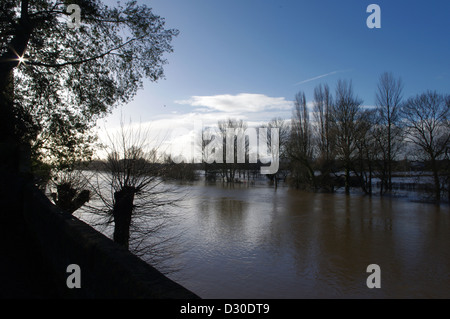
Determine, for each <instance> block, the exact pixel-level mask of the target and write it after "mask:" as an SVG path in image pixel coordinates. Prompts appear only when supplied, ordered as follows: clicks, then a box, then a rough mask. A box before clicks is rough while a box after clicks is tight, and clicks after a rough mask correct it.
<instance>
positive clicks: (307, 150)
mask: <svg viewBox="0 0 450 319" xmlns="http://www.w3.org/2000/svg"><path fill="white" fill-rule="evenodd" d="M312 137H313V136H312V128H311V123H310V119H309V111H308V107H307V104H306V97H305V93H303V92H298V93H297V94H296V95H295V100H294V111H293V117H292V121H291V138H290V143H289V148H288V154H289V157H290V159H291V165H292V168H291V173H292V175H293V176H292V178H293V179H294V183H295V185H296V187H297V188H298V187H300V186H301V184H304V185H306V186H309V187H312V188H313V189H315V188H316V181H315V175H314V167H313V153H314V147H313V138H312Z"/></svg>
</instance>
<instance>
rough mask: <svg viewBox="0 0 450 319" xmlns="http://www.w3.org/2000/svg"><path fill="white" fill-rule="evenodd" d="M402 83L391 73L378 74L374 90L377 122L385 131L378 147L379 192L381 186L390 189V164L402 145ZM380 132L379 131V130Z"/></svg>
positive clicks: (391, 164)
mask: <svg viewBox="0 0 450 319" xmlns="http://www.w3.org/2000/svg"><path fill="white" fill-rule="evenodd" d="M402 91H403V84H402V81H401V79H395V78H394V76H393V75H392V74H391V73H387V72H385V73H383V74H382V75H381V76H380V79H379V83H378V86H377V92H376V104H377V113H378V116H379V123H378V125H380V126H381V127H382V128H383V131H384V132H385V136H384V138H383V139H380V140H379V141H380V142H381V143H380V145H379V147H380V149H381V151H382V154H383V155H384V156H383V159H382V161H383V166H382V174H381V185H382V186H381V192H383V186H385V188H386V189H387V190H389V191H390V190H392V166H393V163H394V160H395V157H396V155H397V153H398V151H399V149H400V147H401V145H402V136H401V134H402V130H401V128H400V125H399V124H400V108H401V101H402ZM380 133H381V132H380Z"/></svg>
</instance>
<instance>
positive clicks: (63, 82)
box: [0, 0, 178, 165]
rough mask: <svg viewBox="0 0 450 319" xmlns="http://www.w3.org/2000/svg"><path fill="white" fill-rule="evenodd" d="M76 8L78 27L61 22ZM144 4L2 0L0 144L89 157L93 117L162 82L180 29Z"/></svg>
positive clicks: (67, 157) (53, 155)
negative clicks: (146, 82)
mask: <svg viewBox="0 0 450 319" xmlns="http://www.w3.org/2000/svg"><path fill="white" fill-rule="evenodd" d="M68 4H77V5H79V7H80V9H81V21H80V22H81V23H80V25H79V28H75V29H71V28H69V27H68V25H67V23H66V20H67V18H68V17H69V15H71V14H72V12H67V5H68ZM164 23H165V22H164V19H163V18H161V17H159V16H157V15H155V14H154V13H153V12H152V10H151V9H150V8H148V7H147V6H146V5H138V4H137V2H136V1H128V2H127V3H126V4H125V5H117V6H115V7H110V6H107V5H105V4H103V3H102V2H101V1H100V0H73V1H70V2H67V1H61V0H56V1H54V0H39V1H38V0H22V1H17V0H2V1H1V3H0V35H1V36H0V42H1V46H0V121H1V125H0V142H2V143H15V144H18V143H27V144H28V143H30V144H31V145H32V149H33V154H34V156H35V157H39V156H40V157H45V158H46V159H47V160H53V161H54V162H56V163H57V164H63V165H69V164H70V163H72V162H73V161H77V160H79V159H80V157H81V158H82V157H84V156H86V155H88V156H89V155H91V150H92V148H90V147H89V145H90V144H91V143H92V142H93V137H94V136H93V134H88V133H89V132H90V129H91V128H92V127H93V126H94V125H95V123H96V119H98V118H99V117H102V116H104V115H106V114H108V113H109V112H110V111H111V109H112V108H113V107H115V106H117V105H119V104H123V103H126V102H128V101H130V99H131V98H132V97H133V96H134V95H135V93H136V91H137V90H138V89H139V88H141V87H142V80H143V78H148V79H150V80H151V81H156V80H158V79H160V78H162V77H163V76H164V73H163V65H164V64H165V63H166V60H165V59H164V58H163V55H164V53H165V52H171V51H172V46H171V44H170V42H171V40H172V37H173V36H176V35H177V34H178V31H177V30H173V29H166V28H165V26H164Z"/></svg>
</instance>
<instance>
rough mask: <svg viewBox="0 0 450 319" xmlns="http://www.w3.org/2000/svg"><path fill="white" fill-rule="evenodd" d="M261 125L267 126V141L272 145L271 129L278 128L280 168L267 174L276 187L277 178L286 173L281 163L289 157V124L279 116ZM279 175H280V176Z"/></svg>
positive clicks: (284, 175) (284, 176) (282, 176)
mask: <svg viewBox="0 0 450 319" xmlns="http://www.w3.org/2000/svg"><path fill="white" fill-rule="evenodd" d="M262 127H265V128H267V137H266V139H267V143H268V145H272V133H271V130H272V129H278V137H279V141H278V146H279V151H278V156H279V160H280V162H281V167H280V168H281V169H280V170H278V171H277V172H276V173H275V174H268V175H267V177H268V178H269V179H270V180H271V181H273V182H274V186H275V188H277V187H278V180H279V179H283V180H284V179H285V178H286V173H285V172H284V170H283V168H284V167H283V164H284V163H285V162H286V161H287V159H288V158H289V155H288V147H289V145H288V144H289V138H290V128H289V125H288V124H287V123H286V121H285V120H283V119H282V118H281V117H275V118H273V119H272V120H270V122H269V123H268V124H267V125H263V126H262ZM280 175H281V177H280Z"/></svg>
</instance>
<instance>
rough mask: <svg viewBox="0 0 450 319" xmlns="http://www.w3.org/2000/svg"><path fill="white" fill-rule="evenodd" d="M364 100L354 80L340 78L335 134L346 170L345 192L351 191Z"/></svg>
mask: <svg viewBox="0 0 450 319" xmlns="http://www.w3.org/2000/svg"><path fill="white" fill-rule="evenodd" d="M361 104H362V100H360V99H359V98H358V97H356V96H355V95H354V93H353V86H352V82H351V81H350V82H348V81H345V80H339V81H338V83H337V86H336V94H335V102H334V103H333V111H332V122H333V128H332V129H333V134H334V136H335V138H336V152H337V155H338V157H340V159H341V160H342V161H343V165H344V170H345V193H346V194H349V193H350V172H351V170H352V161H353V157H354V155H355V151H356V149H357V144H356V142H357V138H358V116H359V113H360V108H361Z"/></svg>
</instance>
